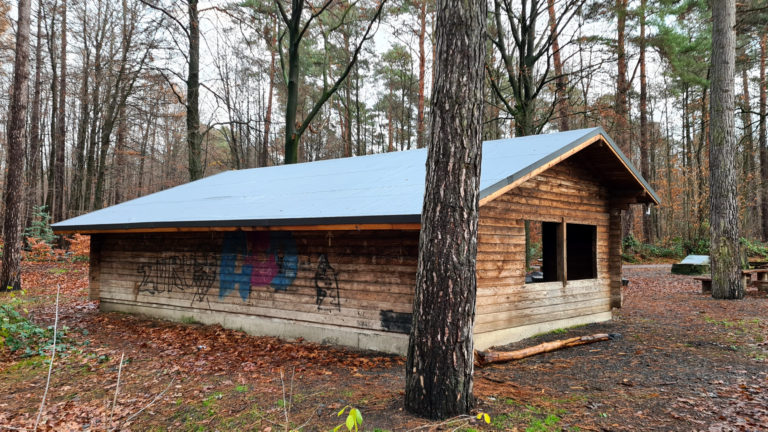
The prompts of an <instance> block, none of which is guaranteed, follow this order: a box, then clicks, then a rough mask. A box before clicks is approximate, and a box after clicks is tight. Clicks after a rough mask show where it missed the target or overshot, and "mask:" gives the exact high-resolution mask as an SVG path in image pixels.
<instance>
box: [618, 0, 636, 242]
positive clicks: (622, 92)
mask: <svg viewBox="0 0 768 432" xmlns="http://www.w3.org/2000/svg"><path fill="white" fill-rule="evenodd" d="M615 7H616V64H617V72H618V76H617V78H616V102H615V105H616V125H615V130H616V141H618V143H619V148H621V150H622V151H623V152H624V154H626V155H627V157H629V158H632V153H631V150H632V148H631V142H630V140H631V138H630V134H629V120H628V118H627V117H628V113H629V109H628V106H627V94H628V93H629V82H628V80H627V51H626V44H625V37H626V32H625V30H626V25H627V0H616V4H615ZM632 221H633V214H632V207H631V206H630V207H629V208H628V209H627V210H626V211H625V212H624V213H623V224H622V234H621V235H622V237H627V236H629V235H631V234H632V231H633V229H632Z"/></svg>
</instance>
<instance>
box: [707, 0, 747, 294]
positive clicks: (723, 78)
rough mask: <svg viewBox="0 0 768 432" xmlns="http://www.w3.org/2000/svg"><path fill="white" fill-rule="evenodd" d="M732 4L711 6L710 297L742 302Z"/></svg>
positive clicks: (723, 1) (727, 1) (731, 0)
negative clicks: (740, 300)
mask: <svg viewBox="0 0 768 432" xmlns="http://www.w3.org/2000/svg"><path fill="white" fill-rule="evenodd" d="M735 25H736V4H735V0H720V1H715V2H713V3H712V75H711V78H712V79H711V86H712V91H711V93H710V99H711V100H710V116H709V117H710V123H709V127H710V152H709V160H710V187H711V195H710V238H711V240H710V244H711V251H710V254H711V267H712V297H714V298H717V299H740V298H742V297H744V286H743V285H742V283H741V272H740V256H741V255H740V253H739V211H738V202H737V196H736V188H737V168H736V154H737V146H736V131H735V124H734V108H735V96H734V76H735V73H736V70H735V69H736V68H735V63H736V62H735V56H736V51H735V50H736V33H735V31H734V26H735Z"/></svg>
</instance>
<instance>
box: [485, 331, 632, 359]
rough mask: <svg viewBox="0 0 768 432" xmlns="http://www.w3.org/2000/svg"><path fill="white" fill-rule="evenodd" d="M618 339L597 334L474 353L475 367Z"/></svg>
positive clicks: (608, 335) (613, 335)
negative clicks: (504, 349)
mask: <svg viewBox="0 0 768 432" xmlns="http://www.w3.org/2000/svg"><path fill="white" fill-rule="evenodd" d="M618 337H620V335H618V334H608V333H597V334H593V335H589V336H578V337H572V338H569V339H560V340H556V341H552V342H544V343H542V344H539V345H535V346H532V347H528V348H523V349H519V350H516V351H490V350H489V351H475V365H476V366H479V367H483V366H485V365H487V364H491V363H501V362H507V361H512V360H520V359H524V358H526V357H531V356H534V355H537V354H542V353H546V352H551V351H556V350H559V349H563V348H570V347H574V346H578V345H586V344H590V343H594V342H600V341H607V340H611V339H616V338H618Z"/></svg>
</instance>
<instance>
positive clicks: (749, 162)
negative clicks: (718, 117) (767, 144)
mask: <svg viewBox="0 0 768 432" xmlns="http://www.w3.org/2000/svg"><path fill="white" fill-rule="evenodd" d="M741 88H742V94H741V123H742V127H743V128H744V131H743V138H742V139H743V142H744V154H743V161H742V162H743V172H742V178H743V181H742V182H741V188H740V189H741V199H742V202H743V203H745V205H746V206H747V208H746V210H745V211H744V223H743V225H742V226H743V227H744V236H745V237H747V238H755V237H756V235H755V234H757V233H758V230H756V229H755V228H754V226H755V221H757V195H758V188H755V187H754V186H755V184H757V183H755V142H754V139H753V137H752V112H751V111H752V107H751V106H750V105H751V104H750V97H749V66H747V65H744V67H743V68H742V69H741ZM759 235H760V234H757V236H759Z"/></svg>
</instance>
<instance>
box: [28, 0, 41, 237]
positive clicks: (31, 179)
mask: <svg viewBox="0 0 768 432" xmlns="http://www.w3.org/2000/svg"><path fill="white" fill-rule="evenodd" d="M42 22H43V1H42V0H38V2H37V35H36V39H37V42H36V44H35V82H34V84H33V90H32V113H31V115H30V123H31V124H30V127H29V161H28V164H29V171H28V172H27V185H28V186H29V199H28V200H27V210H26V212H27V216H26V225H27V226H29V225H30V224H31V223H32V210H33V208H32V207H34V206H36V205H37V204H38V203H39V200H38V193H39V192H38V191H39V185H40V182H41V181H42V179H41V178H40V163H41V162H40V159H41V154H40V148H41V143H40V111H41V110H42V106H41V102H40V99H41V93H42V88H41V87H42V76H41V75H42V73H41V71H42V68H43V38H42V36H41V34H42Z"/></svg>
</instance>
